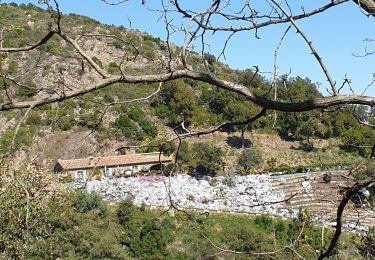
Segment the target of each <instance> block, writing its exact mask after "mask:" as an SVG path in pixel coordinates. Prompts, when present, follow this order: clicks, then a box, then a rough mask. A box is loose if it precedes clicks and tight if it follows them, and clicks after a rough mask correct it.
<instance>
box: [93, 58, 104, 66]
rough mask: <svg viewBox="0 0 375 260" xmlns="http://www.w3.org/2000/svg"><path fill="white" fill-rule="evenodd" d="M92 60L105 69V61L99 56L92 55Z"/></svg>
mask: <svg viewBox="0 0 375 260" xmlns="http://www.w3.org/2000/svg"><path fill="white" fill-rule="evenodd" d="M92 60H93V61H94V62H95V63H96V64H97V65H98V66H99V67H100V68H101V69H103V63H102V61H101V60H99V58H97V57H92Z"/></svg>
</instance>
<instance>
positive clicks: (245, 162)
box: [238, 146, 263, 171]
mask: <svg viewBox="0 0 375 260" xmlns="http://www.w3.org/2000/svg"><path fill="white" fill-rule="evenodd" d="M238 164H239V165H240V166H242V167H243V169H244V170H245V171H248V170H250V169H252V168H256V167H260V166H262V165H263V158H262V153H261V152H260V150H259V149H258V148H257V147H255V146H252V147H250V148H247V149H245V150H243V151H242V153H241V155H240V156H239V158H238Z"/></svg>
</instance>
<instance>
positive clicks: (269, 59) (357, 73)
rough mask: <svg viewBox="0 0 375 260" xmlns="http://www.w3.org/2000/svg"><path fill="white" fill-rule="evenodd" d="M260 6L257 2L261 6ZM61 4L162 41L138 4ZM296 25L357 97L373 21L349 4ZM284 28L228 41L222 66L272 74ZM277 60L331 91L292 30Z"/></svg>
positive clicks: (367, 68)
mask: <svg viewBox="0 0 375 260" xmlns="http://www.w3.org/2000/svg"><path fill="white" fill-rule="evenodd" d="M2 2H16V3H18V4H20V3H29V2H31V3H34V4H36V5H37V4H38V3H37V1H14V0H13V1H2ZM188 2H189V5H190V6H189V7H191V8H194V7H197V8H199V5H201V4H199V3H210V2H212V1H203V0H202V2H200V1H188ZM261 2H262V1H259V3H261ZM264 2H265V1H264ZM290 2H291V3H292V4H293V3H299V4H300V5H301V4H303V5H304V6H305V7H306V10H309V8H310V9H311V8H313V7H314V6H317V5H319V4H324V3H327V2H329V1H328V0H327V1H318V0H316V1H308V0H294V1H293V0H292V1H290ZM59 3H60V7H61V10H62V12H63V13H77V14H81V15H86V16H89V17H91V18H93V19H95V20H98V21H100V22H102V23H106V24H115V25H123V26H125V27H129V22H128V19H129V20H131V21H132V28H134V29H139V30H140V31H143V32H147V33H149V34H151V35H153V36H156V37H160V38H161V39H165V38H166V31H165V26H164V24H163V21H158V19H159V17H160V13H158V12H150V11H147V10H146V7H145V6H143V5H141V0H130V1H129V2H127V3H125V4H122V5H117V6H108V5H106V4H104V3H103V2H102V1H100V0H79V1H73V0H62V1H59ZM196 3H198V4H196ZM312 3H313V4H312ZM159 4H160V1H158V0H147V7H149V8H156V7H157V6H159ZM194 5H196V6H194ZM312 5H314V6H312ZM174 19H175V20H174V21H176V22H177V23H179V21H178V18H177V17H174ZM297 23H298V24H299V26H300V27H301V28H302V29H303V31H304V32H305V33H306V34H307V36H308V37H309V39H310V40H312V42H313V44H314V45H315V47H316V49H317V50H318V52H319V54H320V55H321V56H322V57H323V60H324V62H325V63H326V65H327V67H328V70H329V72H330V73H331V76H332V78H333V79H334V80H335V81H336V82H337V85H338V86H340V85H341V84H342V82H343V79H344V77H345V75H347V77H348V78H351V79H352V87H353V89H354V90H355V91H356V92H357V94H361V92H362V90H363V89H364V88H365V87H366V86H367V85H368V84H369V83H370V82H371V81H372V79H373V73H375V66H374V65H375V62H374V61H375V55H373V56H368V57H365V58H356V57H354V56H353V55H352V54H353V53H363V52H364V49H365V47H366V46H367V47H369V49H375V43H373V44H372V45H371V44H370V45H369V43H366V42H364V41H363V40H364V39H365V38H373V39H375V30H374V28H375V18H373V17H366V16H365V15H364V14H363V13H362V12H361V11H360V10H359V8H358V7H357V5H355V4H354V3H353V2H352V1H349V2H348V3H345V4H342V5H340V6H337V7H334V8H332V9H330V10H328V11H326V12H325V13H322V14H318V15H317V16H315V17H312V18H308V19H306V20H299V21H298V22H297ZM286 27H287V25H281V26H279V25H278V26H272V27H270V28H265V29H262V30H260V31H259V34H260V37H261V39H255V38H254V32H245V33H241V34H237V35H236V36H235V37H234V38H232V40H231V41H230V45H229V48H228V49H227V51H226V58H227V59H226V60H224V59H221V61H222V62H223V63H226V64H228V65H229V66H230V67H232V68H235V69H247V68H252V67H253V66H255V65H257V66H259V68H260V70H261V71H264V72H270V71H272V70H273V59H274V49H275V47H276V46H277V45H278V42H279V39H280V37H281V35H282V34H283V32H284V30H285V28H286ZM225 36H227V35H225V34H220V33H217V34H215V35H214V36H211V37H210V38H209V39H207V40H208V43H209V44H210V52H211V53H212V54H214V55H215V56H218V54H219V53H220V51H221V48H222V47H223V44H224V39H225ZM172 40H173V41H174V42H176V43H177V44H178V45H181V43H182V37H181V35H180V34H176V35H174V36H173V38H172ZM371 47H372V48H371ZM278 60H279V71H280V74H284V73H288V72H289V71H291V75H292V76H301V77H308V78H310V79H311V80H312V81H313V82H317V83H321V85H320V88H319V89H320V91H321V92H323V93H325V88H327V87H329V86H328V82H327V81H326V78H325V76H324V74H323V72H322V70H321V68H320V67H319V64H318V63H317V61H316V60H315V59H314V57H313V56H312V55H310V49H309V48H308V46H307V45H306V43H305V42H304V41H303V40H302V38H301V37H300V36H299V35H297V34H296V33H295V30H290V32H289V33H288V35H287V37H286V39H285V41H284V42H283V45H282V48H281V49H280V52H279V57H278ZM265 76H267V74H265ZM344 92H345V93H349V89H348V88H346V90H345V91H344ZM366 94H367V95H372V96H374V95H375V86H372V87H370V88H369V90H368V91H367V93H366Z"/></svg>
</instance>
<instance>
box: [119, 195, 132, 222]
mask: <svg viewBox="0 0 375 260" xmlns="http://www.w3.org/2000/svg"><path fill="white" fill-rule="evenodd" d="M136 211H137V208H136V207H135V206H134V205H133V198H132V197H130V196H129V197H127V198H126V199H125V200H123V201H122V202H120V205H119V206H118V209H117V217H118V220H119V223H120V224H121V225H123V226H125V227H126V226H127V225H128V224H129V222H130V220H131V219H132V218H133V217H134V215H135V213H136Z"/></svg>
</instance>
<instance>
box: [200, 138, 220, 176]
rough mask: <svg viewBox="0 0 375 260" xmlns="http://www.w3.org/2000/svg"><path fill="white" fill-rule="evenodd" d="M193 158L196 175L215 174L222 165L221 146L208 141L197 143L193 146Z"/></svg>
mask: <svg viewBox="0 0 375 260" xmlns="http://www.w3.org/2000/svg"><path fill="white" fill-rule="evenodd" d="M193 150H194V153H195V158H194V162H193V167H194V168H195V170H196V173H197V174H198V175H210V176H215V175H216V174H217V172H218V171H219V170H220V169H221V167H222V165H223V158H222V157H223V154H224V153H223V151H222V150H221V148H219V147H216V146H214V145H212V144H208V143H198V144H195V145H194V147H193Z"/></svg>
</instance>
